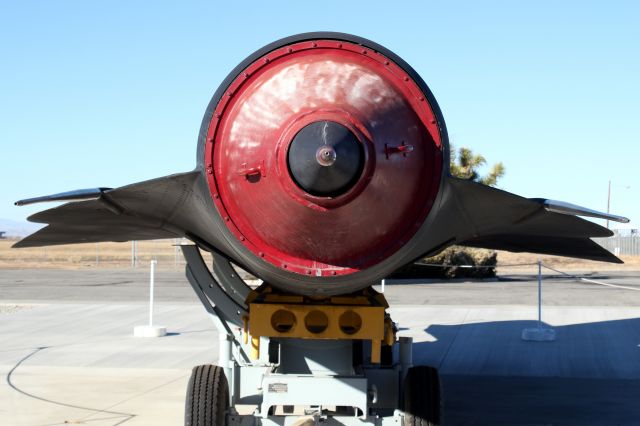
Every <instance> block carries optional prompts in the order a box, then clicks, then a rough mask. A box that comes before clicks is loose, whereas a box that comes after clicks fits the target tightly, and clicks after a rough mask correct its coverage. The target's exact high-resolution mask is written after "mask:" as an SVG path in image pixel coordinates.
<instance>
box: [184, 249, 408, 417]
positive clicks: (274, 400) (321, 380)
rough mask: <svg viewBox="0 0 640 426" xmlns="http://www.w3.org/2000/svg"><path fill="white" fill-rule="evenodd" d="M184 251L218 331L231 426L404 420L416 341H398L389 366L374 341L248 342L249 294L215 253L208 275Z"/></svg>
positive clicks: (195, 253) (193, 253)
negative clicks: (377, 358)
mask: <svg viewBox="0 0 640 426" xmlns="http://www.w3.org/2000/svg"><path fill="white" fill-rule="evenodd" d="M181 248H182V252H183V254H184V257H185V259H186V262H187V267H186V274H187V278H188V280H189V283H190V284H191V286H192V287H193V289H194V291H195V292H196V294H197V295H198V298H199V299H200V301H201V302H202V304H203V305H204V307H205V309H206V310H207V311H208V312H209V313H210V315H211V318H212V319H213V321H214V323H215V324H216V327H217V329H218V333H219V339H220V340H219V343H220V352H219V357H218V363H219V364H220V366H221V367H222V368H223V369H224V373H225V376H226V377H227V381H228V384H229V404H230V406H229V407H227V416H226V424H227V425H238V426H240V425H242V426H255V425H268V426H285V425H292V424H295V423H297V422H300V421H309V422H313V423H318V422H319V421H324V420H326V419H327V418H330V419H331V420H332V421H333V422H337V423H341V424H345V425H354V426H355V425H358V426H366V425H375V426H383V425H385V426H386V425H392V424H394V425H398V424H399V422H401V421H402V418H403V413H402V411H401V410H400V407H401V403H402V388H403V382H404V379H405V377H406V376H407V373H408V372H409V369H410V368H411V366H412V356H411V344H412V339H411V338H400V340H399V344H396V345H395V346H396V347H395V349H397V350H396V351H392V353H393V356H392V357H391V358H392V359H387V362H386V364H384V363H383V364H372V363H371V362H370V357H369V354H371V353H372V350H371V342H369V341H363V340H353V339H313V338H312V339H309V338H304V339H301V338H276V337H271V338H268V337H260V338H255V337H251V338H248V336H247V335H246V330H245V327H246V322H247V321H248V318H249V312H248V309H249V308H248V306H247V305H246V304H245V300H246V296H247V295H248V294H249V292H250V291H251V289H249V288H248V287H247V286H246V284H245V283H244V281H242V280H241V279H240V278H239V277H238V276H237V274H236V273H235V271H234V270H233V268H232V267H231V265H230V263H229V261H228V260H226V259H225V258H224V257H223V256H220V255H218V254H216V255H214V264H213V271H210V270H209V268H207V266H206V264H205V263H204V260H203V259H202V256H201V255H200V252H199V249H198V248H197V247H196V246H194V245H182V246H181ZM256 339H258V340H259V342H258V341H255V342H254V340H256ZM252 346H258V347H259V348H261V349H260V350H259V351H255V352H254V355H258V356H257V359H252V357H251V356H249V355H251V352H252Z"/></svg>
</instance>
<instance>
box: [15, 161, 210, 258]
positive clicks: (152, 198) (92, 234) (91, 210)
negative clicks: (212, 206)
mask: <svg viewBox="0 0 640 426" xmlns="http://www.w3.org/2000/svg"><path fill="white" fill-rule="evenodd" d="M199 175H200V172H198V171H194V172H189V173H181V174H174V175H170V176H165V177H161V178H157V179H151V180H147V181H144V182H139V183H134V184H131V185H126V186H123V187H120V188H116V189H110V188H96V189H89V190H79V191H70V192H64V193H61V194H54V195H50V196H44V197H37V198H31V199H27V200H22V201H19V202H18V203H20V204H19V205H25V204H31V203H35V202H43V201H63V200H66V201H69V200H71V201H72V202H69V203H66V204H63V205H61V206H58V207H55V208H52V209H48V210H44V211H41V212H38V213H36V214H34V215H32V216H30V217H29V218H28V220H29V221H31V222H37V223H46V224H47V226H45V227H44V228H42V229H40V230H39V231H37V232H35V233H33V234H31V235H29V236H28V237H26V238H24V239H22V240H20V241H18V242H17V243H16V244H14V246H13V247H16V248H20V247H39V246H48V245H59V244H74V243H90V242H101V241H129V240H149V239H158V238H175V237H182V236H184V235H185V234H186V233H187V232H188V231H189V227H190V225H192V224H190V223H189V220H188V218H185V217H184V210H185V209H184V207H185V205H186V204H187V203H192V202H193V197H192V195H193V192H194V186H195V185H196V181H197V178H198V176H199ZM18 203H16V204H18ZM187 210H189V209H187Z"/></svg>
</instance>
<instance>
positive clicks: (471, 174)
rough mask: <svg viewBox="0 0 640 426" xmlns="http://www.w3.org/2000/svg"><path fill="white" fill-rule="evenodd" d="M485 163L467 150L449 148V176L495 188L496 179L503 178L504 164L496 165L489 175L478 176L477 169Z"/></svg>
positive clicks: (478, 156)
mask: <svg viewBox="0 0 640 426" xmlns="http://www.w3.org/2000/svg"><path fill="white" fill-rule="evenodd" d="M486 163H487V160H486V159H485V158H484V157H483V156H482V155H480V154H474V153H473V151H471V150H470V149H469V148H465V147H462V148H460V149H458V150H456V149H455V148H453V147H452V148H451V175H453V176H455V177H458V178H461V179H469V180H472V181H475V182H479V183H481V184H483V185H488V186H495V185H496V184H497V183H498V179H500V178H501V177H502V176H504V172H505V168H504V164H502V163H501V162H500V163H496V164H494V165H493V167H491V170H490V171H489V173H487V174H485V175H483V176H480V174H479V172H478V169H479V168H480V167H482V166H484V165H485V164H486Z"/></svg>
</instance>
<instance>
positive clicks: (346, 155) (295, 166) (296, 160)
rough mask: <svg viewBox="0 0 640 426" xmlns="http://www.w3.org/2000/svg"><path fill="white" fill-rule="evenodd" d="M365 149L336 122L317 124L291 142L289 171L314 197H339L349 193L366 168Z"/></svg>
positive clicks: (300, 132)
mask: <svg viewBox="0 0 640 426" xmlns="http://www.w3.org/2000/svg"><path fill="white" fill-rule="evenodd" d="M364 159H365V154H364V147H363V146H362V144H361V143H360V142H359V141H358V139H357V138H356V137H355V135H354V134H353V133H351V131H350V130H349V129H347V128H346V127H345V126H343V125H342V124H339V123H336V122H334V121H315V122H313V123H311V124H308V125H306V126H305V127H303V128H302V129H301V130H300V131H299V132H298V133H297V134H296V135H295V137H294V138H293V140H292V141H291V145H290V146H289V152H288V154H287V164H288V166H289V172H290V173H291V177H292V178H293V180H294V181H295V182H296V184H297V185H298V186H299V187H300V188H302V189H303V190H304V191H306V192H307V193H309V194H311V195H315V196H319V197H337V196H339V195H342V194H344V193H346V192H347V191H349V189H351V188H352V187H353V186H354V185H355V183H356V182H357V181H358V179H359V178H360V175H361V174H362V169H363V168H364Z"/></svg>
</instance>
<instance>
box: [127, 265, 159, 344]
mask: <svg viewBox="0 0 640 426" xmlns="http://www.w3.org/2000/svg"><path fill="white" fill-rule="evenodd" d="M157 263H158V261H157V260H152V261H151V270H150V272H149V324H148V325H139V326H136V327H134V329H133V335H134V336H136V337H162V336H165V335H166V334H167V327H164V326H158V325H156V326H154V325H153V290H154V286H155V272H156V264H157Z"/></svg>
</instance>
